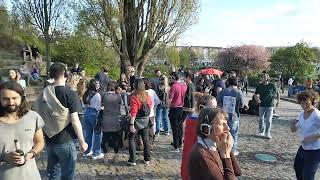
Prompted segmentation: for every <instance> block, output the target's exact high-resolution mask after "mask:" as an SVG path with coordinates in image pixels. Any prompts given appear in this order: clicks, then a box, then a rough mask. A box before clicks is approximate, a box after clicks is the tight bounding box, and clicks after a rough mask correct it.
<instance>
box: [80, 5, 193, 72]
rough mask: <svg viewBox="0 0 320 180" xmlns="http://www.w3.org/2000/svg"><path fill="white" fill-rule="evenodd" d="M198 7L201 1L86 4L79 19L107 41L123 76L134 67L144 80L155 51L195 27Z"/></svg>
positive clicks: (82, 6)
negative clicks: (111, 47)
mask: <svg viewBox="0 0 320 180" xmlns="http://www.w3.org/2000/svg"><path fill="white" fill-rule="evenodd" d="M198 7H199V0H188V1H185V0H116V1H115V0H99V1H97V0H85V1H81V9H82V11H81V13H80V15H81V16H82V18H84V19H85V20H86V22H88V24H89V25H90V26H92V27H94V28H95V29H96V32H99V33H101V34H103V35H104V36H106V37H108V39H109V40H110V42H111V44H112V46H113V48H114V49H115V51H116V52H117V53H118V54H119V56H120V60H121V70H122V72H128V67H129V66H133V67H135V69H136V74H137V75H138V76H141V75H142V73H143V71H144V66H145V64H146V62H147V60H148V59H149V57H150V55H151V54H152V53H153V52H154V50H155V49H156V48H161V44H164V45H165V44H168V43H169V42H173V41H175V40H176V39H177V38H178V37H179V36H180V35H181V34H182V33H183V32H185V31H186V29H187V28H188V27H190V26H191V25H192V24H193V23H195V21H196V20H197V14H198ZM159 44H160V45H159Z"/></svg>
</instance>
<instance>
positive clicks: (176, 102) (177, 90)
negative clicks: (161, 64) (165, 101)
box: [169, 81, 187, 108]
mask: <svg viewBox="0 0 320 180" xmlns="http://www.w3.org/2000/svg"><path fill="white" fill-rule="evenodd" d="M186 91H187V85H186V84H184V83H182V82H178V81H174V83H173V84H172V85H171V87H170V92H169V99H170V101H171V102H170V107H172V108H177V107H183V104H184V96H185V95H186Z"/></svg>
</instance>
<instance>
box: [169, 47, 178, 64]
mask: <svg viewBox="0 0 320 180" xmlns="http://www.w3.org/2000/svg"><path fill="white" fill-rule="evenodd" d="M166 51H167V56H168V57H167V59H168V61H169V62H170V64H172V65H174V66H175V67H178V66H179V65H180V62H181V61H180V54H179V51H178V50H177V48H175V47H169V48H167V49H166Z"/></svg>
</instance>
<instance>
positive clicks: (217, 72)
mask: <svg viewBox="0 0 320 180" xmlns="http://www.w3.org/2000/svg"><path fill="white" fill-rule="evenodd" d="M199 73H200V74H215V75H221V74H223V71H220V70H219V69H214V68H206V69H201V70H200V71H199Z"/></svg>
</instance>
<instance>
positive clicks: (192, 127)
mask: <svg viewBox="0 0 320 180" xmlns="http://www.w3.org/2000/svg"><path fill="white" fill-rule="evenodd" d="M197 125H198V115H197V114H194V113H192V114H190V115H189V116H188V117H187V119H186V127H185V131H184V144H183V153H182V161H181V177H182V179H183V180H188V179H189V178H188V167H187V164H188V159H189V154H190V151H191V149H192V146H193V144H194V143H196V142H197Z"/></svg>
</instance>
